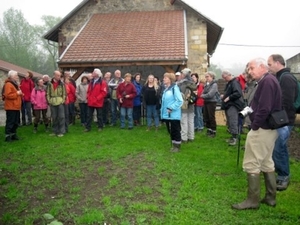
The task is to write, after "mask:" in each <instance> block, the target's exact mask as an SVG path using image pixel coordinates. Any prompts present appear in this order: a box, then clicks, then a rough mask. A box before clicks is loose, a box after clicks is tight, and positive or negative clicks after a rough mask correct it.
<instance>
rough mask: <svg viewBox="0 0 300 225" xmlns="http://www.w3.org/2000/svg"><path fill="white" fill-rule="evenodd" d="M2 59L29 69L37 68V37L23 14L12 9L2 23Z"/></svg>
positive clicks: (0, 46)
mask: <svg viewBox="0 0 300 225" xmlns="http://www.w3.org/2000/svg"><path fill="white" fill-rule="evenodd" d="M0 43H1V45H0V49H1V55H0V57H1V59H2V60H5V61H8V62H10V63H13V64H16V65H18V66H22V67H24V68H28V69H32V70H33V69H34V68H35V57H34V56H35V49H36V35H35V33H34V29H33V27H32V26H31V25H30V24H29V23H28V22H27V21H26V20H25V18H24V16H23V13H22V12H21V11H18V10H14V9H13V8H10V9H9V10H7V11H6V12H4V13H3V22H2V21H0Z"/></svg>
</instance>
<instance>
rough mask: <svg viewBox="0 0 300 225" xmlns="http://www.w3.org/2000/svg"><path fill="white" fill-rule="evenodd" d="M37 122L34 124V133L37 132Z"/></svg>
mask: <svg viewBox="0 0 300 225" xmlns="http://www.w3.org/2000/svg"><path fill="white" fill-rule="evenodd" d="M37 126H38V125H37V124H34V126H33V133H35V134H36V132H37Z"/></svg>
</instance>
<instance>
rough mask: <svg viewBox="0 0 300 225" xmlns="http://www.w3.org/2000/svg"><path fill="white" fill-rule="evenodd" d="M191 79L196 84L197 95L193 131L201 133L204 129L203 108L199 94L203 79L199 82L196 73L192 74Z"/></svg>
mask: <svg viewBox="0 0 300 225" xmlns="http://www.w3.org/2000/svg"><path fill="white" fill-rule="evenodd" d="M191 76H192V79H193V80H194V82H195V83H196V84H197V90H196V91H195V93H196V94H197V101H196V103H195V117H194V127H195V131H199V132H201V131H202V130H203V129H204V123H203V112H202V110H203V106H204V99H203V98H201V97H200V96H201V94H202V92H203V88H204V84H205V79H204V78H203V79H200V80H199V75H198V74H197V73H193V74H192V75H191Z"/></svg>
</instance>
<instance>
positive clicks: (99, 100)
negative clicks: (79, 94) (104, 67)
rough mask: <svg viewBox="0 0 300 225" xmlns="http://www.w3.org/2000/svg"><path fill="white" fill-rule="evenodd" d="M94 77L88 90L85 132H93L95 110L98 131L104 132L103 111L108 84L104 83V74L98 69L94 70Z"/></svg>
mask: <svg viewBox="0 0 300 225" xmlns="http://www.w3.org/2000/svg"><path fill="white" fill-rule="evenodd" d="M92 77H93V79H92V80H91V81H90V83H89V86H88V90H87V101H88V119H87V124H86V127H85V130H84V131H85V132H89V131H90V130H91V126H92V121H93V113H94V111H95V110H96V112H97V124H98V131H102V129H103V118H102V109H103V104H104V99H105V97H106V95H107V83H106V82H105V81H102V73H101V70H100V69H98V68H96V69H94V71H93V73H92Z"/></svg>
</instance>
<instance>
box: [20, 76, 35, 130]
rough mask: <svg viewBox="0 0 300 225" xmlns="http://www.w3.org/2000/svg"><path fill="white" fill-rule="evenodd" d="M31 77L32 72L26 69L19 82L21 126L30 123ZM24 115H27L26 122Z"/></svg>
mask: <svg viewBox="0 0 300 225" xmlns="http://www.w3.org/2000/svg"><path fill="white" fill-rule="evenodd" d="M32 78H33V74H32V73H31V72H30V71H28V72H27V73H26V75H25V77H24V78H23V79H22V80H21V83H20V89H21V90H22V92H23V101H22V109H21V112H22V125H23V126H25V125H31V124H32V107H31V92H32V90H33V88H34V82H33V80H32ZM26 116H27V123H26Z"/></svg>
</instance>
